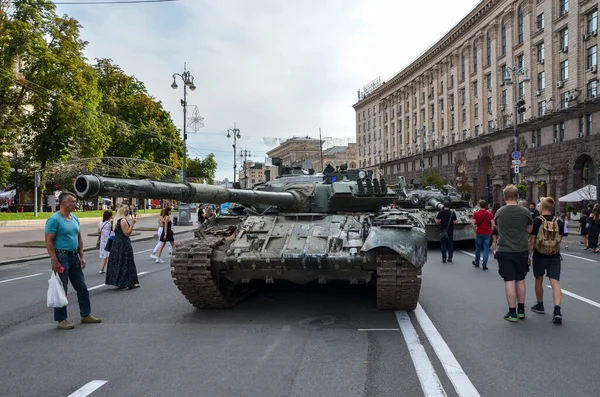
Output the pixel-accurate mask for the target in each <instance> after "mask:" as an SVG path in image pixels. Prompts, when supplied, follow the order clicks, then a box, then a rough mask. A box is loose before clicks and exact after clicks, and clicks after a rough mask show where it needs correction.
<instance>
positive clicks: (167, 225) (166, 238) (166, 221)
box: [156, 208, 175, 263]
mask: <svg viewBox="0 0 600 397" xmlns="http://www.w3.org/2000/svg"><path fill="white" fill-rule="evenodd" d="M159 238H160V241H161V243H162V244H161V246H160V248H159V249H158V254H157V255H156V256H157V258H156V263H163V262H164V261H163V260H162V259H160V255H161V254H162V251H163V248H165V244H166V243H170V244H171V249H172V250H173V253H174V252H175V238H174V236H173V224H172V223H171V209H170V208H165V215H164V216H163V232H162V234H161V235H160V236H159Z"/></svg>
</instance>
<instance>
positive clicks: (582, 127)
mask: <svg viewBox="0 0 600 397" xmlns="http://www.w3.org/2000/svg"><path fill="white" fill-rule="evenodd" d="M584 135H585V116H581V117H580V118H579V136H584Z"/></svg>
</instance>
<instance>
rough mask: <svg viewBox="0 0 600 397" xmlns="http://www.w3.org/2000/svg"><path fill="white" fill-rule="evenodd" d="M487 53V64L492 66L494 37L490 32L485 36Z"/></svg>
mask: <svg viewBox="0 0 600 397" xmlns="http://www.w3.org/2000/svg"><path fill="white" fill-rule="evenodd" d="M485 54H486V55H485V57H486V65H488V66H490V65H491V64H492V38H491V37H490V34H489V33H488V34H487V35H486V38H485Z"/></svg>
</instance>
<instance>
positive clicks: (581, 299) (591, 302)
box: [546, 285, 600, 308]
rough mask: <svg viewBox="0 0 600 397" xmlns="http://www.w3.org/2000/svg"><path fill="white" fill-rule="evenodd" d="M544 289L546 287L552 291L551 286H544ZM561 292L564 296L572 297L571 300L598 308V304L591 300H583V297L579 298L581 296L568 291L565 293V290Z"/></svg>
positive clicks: (599, 306) (599, 305)
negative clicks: (577, 300)
mask: <svg viewBox="0 0 600 397" xmlns="http://www.w3.org/2000/svg"><path fill="white" fill-rule="evenodd" d="M546 287H548V288H550V289H552V286H550V285H546ZM561 291H562V293H563V294H565V295H569V296H570V297H572V298H575V299H579V300H580V301H582V302H585V303H587V304H589V305H592V306H596V307H597V308H600V303H598V302H594V301H593V300H591V299H588V298H584V297H583V296H581V295H577V294H574V293H572V292H569V291H566V290H564V289H561Z"/></svg>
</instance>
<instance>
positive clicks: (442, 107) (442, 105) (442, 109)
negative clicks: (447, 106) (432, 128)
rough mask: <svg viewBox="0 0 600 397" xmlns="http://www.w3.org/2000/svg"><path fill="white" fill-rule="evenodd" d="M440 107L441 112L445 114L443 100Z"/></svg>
mask: <svg viewBox="0 0 600 397" xmlns="http://www.w3.org/2000/svg"><path fill="white" fill-rule="evenodd" d="M438 107H439V108H440V112H442V113H444V100H443V99H442V100H441V101H440V104H439V105H438Z"/></svg>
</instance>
